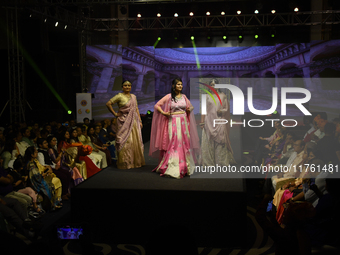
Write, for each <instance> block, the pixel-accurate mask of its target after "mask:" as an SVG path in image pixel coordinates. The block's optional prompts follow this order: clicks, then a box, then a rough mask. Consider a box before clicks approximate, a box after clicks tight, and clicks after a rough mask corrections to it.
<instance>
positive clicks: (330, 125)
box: [324, 122, 336, 136]
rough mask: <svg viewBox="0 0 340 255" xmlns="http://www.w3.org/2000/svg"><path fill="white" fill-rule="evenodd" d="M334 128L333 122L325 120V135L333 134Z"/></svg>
mask: <svg viewBox="0 0 340 255" xmlns="http://www.w3.org/2000/svg"><path fill="white" fill-rule="evenodd" d="M335 130H336V126H335V124H334V123H333V122H327V123H326V125H325V127H324V132H325V135H329V136H334V135H335Z"/></svg>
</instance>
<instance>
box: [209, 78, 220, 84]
mask: <svg viewBox="0 0 340 255" xmlns="http://www.w3.org/2000/svg"><path fill="white" fill-rule="evenodd" d="M213 82H214V84H219V83H220V82H219V81H218V79H216V78H213V79H211V80H210V81H209V85H210V84H211V83H213Z"/></svg>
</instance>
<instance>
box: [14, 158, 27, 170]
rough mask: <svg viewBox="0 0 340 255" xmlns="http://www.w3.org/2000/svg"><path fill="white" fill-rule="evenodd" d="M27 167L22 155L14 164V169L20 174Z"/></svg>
mask: <svg viewBox="0 0 340 255" xmlns="http://www.w3.org/2000/svg"><path fill="white" fill-rule="evenodd" d="M23 167H25V164H24V160H23V158H22V156H21V155H19V156H18V157H17V159H16V160H15V161H14V163H13V168H14V169H15V170H17V171H18V172H20V170H21V168H23Z"/></svg>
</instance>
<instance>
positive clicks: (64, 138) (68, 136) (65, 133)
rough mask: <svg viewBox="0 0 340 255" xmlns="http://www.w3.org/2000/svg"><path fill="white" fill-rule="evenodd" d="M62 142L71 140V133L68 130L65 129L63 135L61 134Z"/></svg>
mask: <svg viewBox="0 0 340 255" xmlns="http://www.w3.org/2000/svg"><path fill="white" fill-rule="evenodd" d="M59 140H60V141H66V142H68V141H69V140H70V132H68V130H67V129H64V130H63V131H62V132H61V133H60V138H59Z"/></svg>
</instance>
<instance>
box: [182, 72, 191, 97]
mask: <svg viewBox="0 0 340 255" xmlns="http://www.w3.org/2000/svg"><path fill="white" fill-rule="evenodd" d="M182 82H183V93H184V94H185V95H186V96H187V97H190V88H189V86H188V71H184V72H183V75H182Z"/></svg>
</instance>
